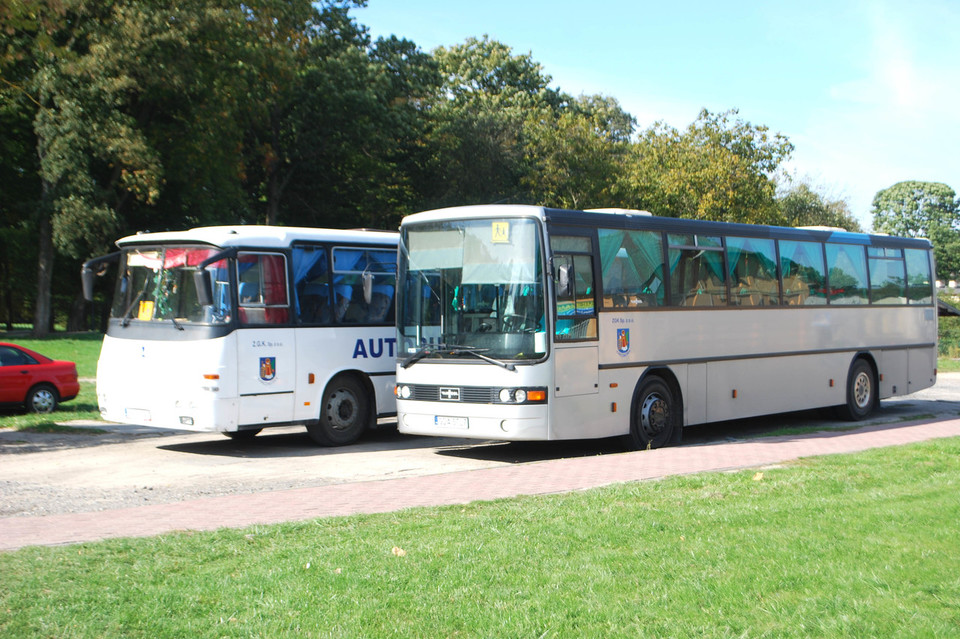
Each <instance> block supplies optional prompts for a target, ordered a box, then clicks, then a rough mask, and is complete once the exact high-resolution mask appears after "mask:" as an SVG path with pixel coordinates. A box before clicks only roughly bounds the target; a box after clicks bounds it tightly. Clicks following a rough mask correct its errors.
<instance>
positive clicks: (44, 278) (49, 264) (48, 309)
mask: <svg viewBox="0 0 960 639" xmlns="http://www.w3.org/2000/svg"><path fill="white" fill-rule="evenodd" d="M49 188H50V187H49V185H48V184H47V183H46V182H44V183H43V191H44V197H43V198H42V199H41V203H40V220H39V224H38V225H37V227H38V230H39V231H40V252H39V256H38V257H37V301H36V304H35V306H34V311H33V337H46V336H47V335H49V333H50V324H51V320H52V319H53V309H52V305H51V287H52V284H53V257H54V255H53V227H52V224H51V222H50V209H49V208H48V206H47V204H48V202H47V199H48V198H47V197H46V195H47V192H48V191H49Z"/></svg>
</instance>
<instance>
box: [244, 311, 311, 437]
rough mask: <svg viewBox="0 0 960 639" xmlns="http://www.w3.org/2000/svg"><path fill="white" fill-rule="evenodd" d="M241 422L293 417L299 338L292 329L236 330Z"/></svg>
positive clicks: (265, 423)
mask: <svg viewBox="0 0 960 639" xmlns="http://www.w3.org/2000/svg"><path fill="white" fill-rule="evenodd" d="M237 340H238V343H237V367H238V368H237V370H238V375H239V377H238V384H239V390H240V423H241V424H242V425H264V426H266V425H268V424H271V423H273V424H276V423H285V422H290V421H292V420H293V401H294V396H293V390H294V384H295V383H296V361H297V360H296V358H297V339H296V332H295V330H294V329H292V328H277V329H270V328H262V329H242V330H239V331H237Z"/></svg>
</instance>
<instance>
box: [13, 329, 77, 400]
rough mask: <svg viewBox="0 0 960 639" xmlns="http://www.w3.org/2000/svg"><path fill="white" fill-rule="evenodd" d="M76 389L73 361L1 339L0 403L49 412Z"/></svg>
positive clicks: (75, 371)
mask: <svg viewBox="0 0 960 639" xmlns="http://www.w3.org/2000/svg"><path fill="white" fill-rule="evenodd" d="M79 392H80V382H79V381H78V380H77V365H76V364H74V363H73V362H64V361H59V360H52V359H50V358H49V357H44V356H43V355H41V354H40V353H35V352H34V351H31V350H30V349H27V348H24V347H22V346H17V345H16V344H9V343H6V342H0V404H3V405H20V406H24V407H25V408H26V409H27V410H31V411H34V412H37V413H49V412H52V411H53V410H54V409H55V408H56V407H57V404H59V403H60V402H65V401H67V400H68V399H73V398H74V397H76V396H77V393H79Z"/></svg>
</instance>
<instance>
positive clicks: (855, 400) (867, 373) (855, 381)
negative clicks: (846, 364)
mask: <svg viewBox="0 0 960 639" xmlns="http://www.w3.org/2000/svg"><path fill="white" fill-rule="evenodd" d="M876 405H877V379H876V376H875V375H874V374H873V368H871V367H870V364H869V363H867V360H865V359H863V358H862V357H861V358H858V359H856V360H854V362H853V364H852V365H851V366H850V374H849V375H848V376H847V403H846V404H844V405H842V406H840V416H841V417H843V418H844V419H848V420H850V421H852V422H856V421H860V420H861V419H864V418H865V417H867V415H869V414H870V413H872V412H873V409H874V408H876Z"/></svg>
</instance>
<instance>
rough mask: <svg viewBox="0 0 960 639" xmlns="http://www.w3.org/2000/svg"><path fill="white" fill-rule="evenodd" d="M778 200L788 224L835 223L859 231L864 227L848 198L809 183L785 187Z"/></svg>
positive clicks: (835, 225)
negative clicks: (818, 188) (832, 195)
mask: <svg viewBox="0 0 960 639" xmlns="http://www.w3.org/2000/svg"><path fill="white" fill-rule="evenodd" d="M776 201H777V205H778V206H779V207H780V211H781V214H782V216H783V219H784V222H783V223H784V224H786V225H787V226H833V227H838V228H842V229H846V230H848V231H853V232H858V233H859V232H861V231H862V230H863V229H861V227H860V223H859V222H857V220H856V218H854V217H853V214H852V213H850V207H849V206H848V205H847V203H846V201H844V200H842V199H832V198H830V197H829V196H827V195H825V194H824V193H822V192H820V191H818V190H816V189H815V187H813V186H812V185H811V184H810V183H809V182H806V181H801V182H797V183H794V184H789V185H788V186H786V187H783V188H782V190H781V192H780V193H778V195H777V200H776Z"/></svg>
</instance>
